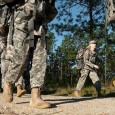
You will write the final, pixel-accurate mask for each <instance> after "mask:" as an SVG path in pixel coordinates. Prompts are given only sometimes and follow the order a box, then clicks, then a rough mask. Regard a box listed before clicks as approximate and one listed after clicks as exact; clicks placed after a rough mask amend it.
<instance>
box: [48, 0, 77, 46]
mask: <svg viewBox="0 0 115 115" xmlns="http://www.w3.org/2000/svg"><path fill="white" fill-rule="evenodd" d="M64 1H65V0H57V1H56V3H55V6H56V8H57V7H58V6H59V5H60V4H62V3H64ZM57 10H58V8H57ZM71 12H72V14H73V17H75V15H74V14H75V12H76V7H73V8H72V9H71ZM57 16H58V14H57ZM57 16H56V17H57ZM56 17H55V18H54V19H53V20H52V21H51V22H50V24H55V23H60V22H62V21H61V20H60V21H58V20H57V19H56ZM62 18H63V17H62ZM65 23H66V22H65ZM50 31H51V32H53V33H54V35H55V37H56V46H55V48H57V47H58V46H60V45H61V43H62V40H63V39H64V36H62V35H58V34H57V33H56V32H55V30H50Z"/></svg>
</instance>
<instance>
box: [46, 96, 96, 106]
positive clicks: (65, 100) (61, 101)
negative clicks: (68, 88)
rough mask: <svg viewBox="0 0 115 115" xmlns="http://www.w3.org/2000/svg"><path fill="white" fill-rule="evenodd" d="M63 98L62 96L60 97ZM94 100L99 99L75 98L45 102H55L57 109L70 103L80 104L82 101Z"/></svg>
mask: <svg viewBox="0 0 115 115" xmlns="http://www.w3.org/2000/svg"><path fill="white" fill-rule="evenodd" d="M60 97H61V96H60ZM93 99H97V97H83V98H82V97H81V98H74V97H71V98H67V99H65V98H62V99H48V100H45V101H49V102H51V101H53V104H52V105H53V107H57V105H60V104H69V103H77V102H80V101H88V100H93ZM58 101H59V102H58Z"/></svg>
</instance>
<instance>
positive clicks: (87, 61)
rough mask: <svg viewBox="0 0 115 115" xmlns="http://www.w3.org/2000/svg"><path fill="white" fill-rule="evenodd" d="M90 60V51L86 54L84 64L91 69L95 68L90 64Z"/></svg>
mask: <svg viewBox="0 0 115 115" xmlns="http://www.w3.org/2000/svg"><path fill="white" fill-rule="evenodd" d="M89 58H90V51H89V50H86V51H85V53H84V63H85V65H87V66H89V67H91V68H94V66H95V64H93V63H92V62H90V60H89Z"/></svg>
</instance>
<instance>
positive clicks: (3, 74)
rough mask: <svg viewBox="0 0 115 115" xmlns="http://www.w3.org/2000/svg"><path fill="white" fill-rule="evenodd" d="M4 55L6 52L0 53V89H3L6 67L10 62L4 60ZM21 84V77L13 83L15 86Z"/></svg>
mask: <svg viewBox="0 0 115 115" xmlns="http://www.w3.org/2000/svg"><path fill="white" fill-rule="evenodd" d="M5 54H6V50H5V49H4V50H3V52H2V53H1V74H2V88H3V83H4V80H5V74H6V73H7V71H8V66H9V63H10V61H9V60H8V59H5ZM22 84H23V77H22V76H21V77H20V78H19V80H18V81H17V82H16V83H15V86H17V85H21V86H22Z"/></svg>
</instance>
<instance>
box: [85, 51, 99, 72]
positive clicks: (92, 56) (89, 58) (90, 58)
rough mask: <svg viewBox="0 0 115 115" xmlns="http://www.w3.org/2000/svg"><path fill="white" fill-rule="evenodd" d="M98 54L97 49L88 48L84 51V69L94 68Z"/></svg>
mask: <svg viewBox="0 0 115 115" xmlns="http://www.w3.org/2000/svg"><path fill="white" fill-rule="evenodd" d="M96 57H97V54H96V52H95V51H91V50H86V51H85V53H84V69H88V70H94V69H95V68H94V65H95V62H96Z"/></svg>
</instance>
